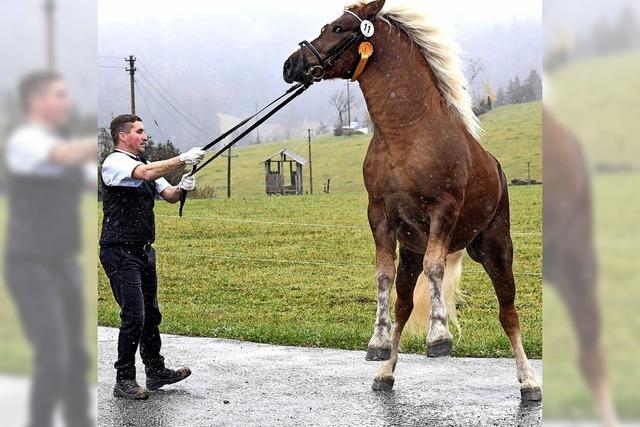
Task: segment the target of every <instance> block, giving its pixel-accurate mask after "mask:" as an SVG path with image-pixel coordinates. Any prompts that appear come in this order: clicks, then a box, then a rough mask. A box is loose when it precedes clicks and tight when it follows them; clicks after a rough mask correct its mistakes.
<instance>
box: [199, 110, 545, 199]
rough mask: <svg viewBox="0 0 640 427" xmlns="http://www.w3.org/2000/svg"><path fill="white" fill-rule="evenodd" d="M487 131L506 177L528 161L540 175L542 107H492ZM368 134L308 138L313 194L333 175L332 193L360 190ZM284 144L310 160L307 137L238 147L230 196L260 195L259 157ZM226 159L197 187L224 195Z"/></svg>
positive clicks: (521, 172) (519, 173)
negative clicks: (214, 190) (204, 187)
mask: <svg viewBox="0 0 640 427" xmlns="http://www.w3.org/2000/svg"><path fill="white" fill-rule="evenodd" d="M482 125H483V127H484V129H485V131H486V135H485V137H484V138H483V139H482V141H481V142H482V145H483V146H484V147H485V148H486V149H487V150H489V151H490V152H491V153H492V154H493V155H494V156H496V157H497V158H498V160H500V162H501V163H502V166H503V168H504V170H505V172H506V174H507V177H508V178H509V179H511V178H516V177H517V178H526V177H527V162H530V167H531V177H532V178H535V179H541V177H542V160H541V159H542V153H541V147H540V127H541V125H542V107H541V104H540V103H539V102H531V103H526V104H519V105H510V106H504V107H499V108H496V109H494V110H493V111H491V112H489V113H487V114H485V115H483V116H482ZM370 139H371V135H357V136H356V135H354V136H352V137H334V136H329V135H323V136H320V137H318V138H313V139H312V142H311V144H312V148H311V149H312V159H313V180H314V192H317V193H321V192H322V185H323V183H325V182H326V181H327V179H331V191H332V192H341V193H344V192H359V191H364V184H363V182H362V161H363V159H364V156H365V153H366V150H367V146H368V144H369V140H370ZM282 148H288V149H290V150H292V151H294V152H295V153H297V154H299V155H301V156H303V157H304V158H306V159H308V144H307V138H306V137H305V138H299V139H292V140H288V141H281V142H274V143H268V144H260V145H255V146H249V147H241V148H238V149H235V150H234V154H237V155H238V157H236V158H234V159H233V160H232V165H231V167H232V181H231V188H232V192H233V194H234V195H238V196H248V195H257V194H264V191H265V188H264V187H265V183H264V167H263V166H262V165H261V164H260V162H261V161H263V160H264V159H266V158H267V157H269V156H271V155H272V154H274V153H276V152H278V151H279V150H281V149H282ZM226 174H227V163H226V160H225V159H224V158H220V159H218V160H216V161H214V163H213V164H211V165H209V166H208V167H207V168H206V169H204V170H203V171H202V172H201V173H200V174H198V185H199V186H202V185H213V186H214V187H215V189H216V192H217V194H218V195H219V197H224V196H225V194H226V185H227V184H226V183H227V175H226ZM303 174H304V188H305V191H308V190H309V188H310V187H309V168H308V167H305V168H304V172H303Z"/></svg>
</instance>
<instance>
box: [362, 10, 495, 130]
mask: <svg viewBox="0 0 640 427" xmlns="http://www.w3.org/2000/svg"><path fill="white" fill-rule="evenodd" d="M361 4H363V3H361ZM378 17H379V18H381V19H382V20H383V21H385V22H387V23H388V24H389V25H391V26H395V27H397V28H399V29H400V30H402V31H404V32H405V33H406V34H407V35H408V36H409V38H410V39H411V41H413V43H415V45H416V46H418V47H419V48H420V50H421V52H422V54H423V55H424V57H425V59H426V60H427V63H428V64H429V67H430V68H431V71H432V72H433V75H434V77H435V80H436V85H437V87H438V90H439V91H440V93H441V94H442V98H443V99H444V100H445V102H446V104H447V105H448V106H449V108H450V109H451V111H452V112H453V113H454V114H455V115H456V116H457V117H458V118H459V119H460V120H461V121H462V123H463V124H464V126H465V127H466V129H467V131H468V132H469V133H470V134H471V136H473V137H474V138H475V139H476V140H478V139H479V138H480V137H481V136H482V134H483V130H482V127H481V126H480V121H479V120H478V118H477V117H476V115H475V114H474V112H473V110H472V109H471V107H472V102H471V96H470V95H469V92H468V90H467V87H468V83H467V79H466V77H465V76H464V74H463V72H462V66H461V63H460V48H459V46H458V44H457V43H456V42H455V40H454V39H453V37H451V35H450V34H448V33H447V32H446V31H445V30H444V28H443V27H441V26H438V25H435V23H434V22H432V20H431V19H429V17H428V16H427V15H425V14H424V13H422V12H419V11H417V10H416V9H413V8H411V7H404V6H392V7H384V8H383V9H382V11H381V12H380V14H379V15H378Z"/></svg>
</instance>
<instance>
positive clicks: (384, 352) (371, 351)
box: [364, 347, 391, 361]
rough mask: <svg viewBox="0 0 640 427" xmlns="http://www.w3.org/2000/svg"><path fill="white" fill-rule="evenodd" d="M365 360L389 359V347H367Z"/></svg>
mask: <svg viewBox="0 0 640 427" xmlns="http://www.w3.org/2000/svg"><path fill="white" fill-rule="evenodd" d="M364 358H365V360H369V361H372V360H389V359H390V358H391V349H390V348H377V347H369V348H368V349H367V355H366V356H365V357H364Z"/></svg>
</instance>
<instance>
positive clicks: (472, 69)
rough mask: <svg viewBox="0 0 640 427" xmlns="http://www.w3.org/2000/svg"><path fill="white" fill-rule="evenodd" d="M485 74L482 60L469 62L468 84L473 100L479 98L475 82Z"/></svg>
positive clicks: (476, 59)
mask: <svg viewBox="0 0 640 427" xmlns="http://www.w3.org/2000/svg"><path fill="white" fill-rule="evenodd" d="M484 72H485V68H484V64H483V63H482V61H481V60H480V58H475V59H471V60H469V63H468V64H467V73H466V75H467V83H469V91H470V92H471V95H472V97H473V98H477V97H478V96H477V94H476V91H475V89H474V82H475V81H476V80H477V79H478V77H479V76H480V75H481V74H482V73H484Z"/></svg>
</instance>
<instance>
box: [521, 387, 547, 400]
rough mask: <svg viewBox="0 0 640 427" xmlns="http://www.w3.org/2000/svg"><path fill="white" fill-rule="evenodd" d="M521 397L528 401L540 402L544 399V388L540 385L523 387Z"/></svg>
mask: <svg viewBox="0 0 640 427" xmlns="http://www.w3.org/2000/svg"><path fill="white" fill-rule="evenodd" d="M520 398H521V400H523V401H526V402H538V401H540V400H542V390H541V389H540V387H538V386H535V387H523V388H521V389H520Z"/></svg>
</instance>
